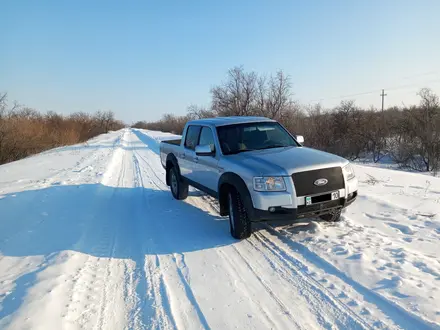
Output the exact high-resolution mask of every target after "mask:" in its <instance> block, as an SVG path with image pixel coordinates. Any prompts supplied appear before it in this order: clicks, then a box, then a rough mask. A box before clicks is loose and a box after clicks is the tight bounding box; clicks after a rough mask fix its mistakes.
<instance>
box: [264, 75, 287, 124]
mask: <svg viewBox="0 0 440 330" xmlns="http://www.w3.org/2000/svg"><path fill="white" fill-rule="evenodd" d="M291 87H292V86H291V83H290V78H289V76H286V75H285V74H284V73H283V71H278V72H277V73H276V75H275V76H271V77H270V79H269V87H268V93H267V101H266V103H267V106H266V111H265V112H266V115H267V116H268V117H270V118H273V119H277V120H280V119H281V118H282V117H283V115H284V113H285V111H287V109H288V107H289V106H290V105H291V103H292V101H291V97H292V94H291Z"/></svg>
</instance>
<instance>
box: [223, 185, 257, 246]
mask: <svg viewBox="0 0 440 330" xmlns="http://www.w3.org/2000/svg"><path fill="white" fill-rule="evenodd" d="M228 204H229V224H230V227H231V235H232V237H234V238H236V239H245V238H248V237H250V236H251V233H252V228H251V221H250V219H249V216H248V213H247V210H246V207H245V206H244V203H243V200H242V199H241V196H240V194H239V193H238V191H236V190H235V189H231V190H230V191H229V195H228Z"/></svg>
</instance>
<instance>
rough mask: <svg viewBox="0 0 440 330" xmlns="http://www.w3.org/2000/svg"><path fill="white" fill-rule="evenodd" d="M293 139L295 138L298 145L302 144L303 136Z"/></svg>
mask: <svg viewBox="0 0 440 330" xmlns="http://www.w3.org/2000/svg"><path fill="white" fill-rule="evenodd" d="M295 138H296V141H297V142H298V143H301V144H303V143H304V136H302V135H295Z"/></svg>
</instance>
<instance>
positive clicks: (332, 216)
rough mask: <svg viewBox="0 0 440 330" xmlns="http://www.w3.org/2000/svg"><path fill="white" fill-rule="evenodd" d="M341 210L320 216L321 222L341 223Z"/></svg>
mask: <svg viewBox="0 0 440 330" xmlns="http://www.w3.org/2000/svg"><path fill="white" fill-rule="evenodd" d="M341 212H342V210H341V209H338V210H333V211H332V212H331V213H327V214H323V215H320V216H319V217H320V218H321V220H324V221H328V222H338V221H341Z"/></svg>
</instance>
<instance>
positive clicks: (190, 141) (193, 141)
mask: <svg viewBox="0 0 440 330" xmlns="http://www.w3.org/2000/svg"><path fill="white" fill-rule="evenodd" d="M200 129H201V127H200V126H190V127H188V131H187V132H186V139H185V148H188V149H191V150H194V149H195V148H196V145H197V141H198V140H199V135H200Z"/></svg>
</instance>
